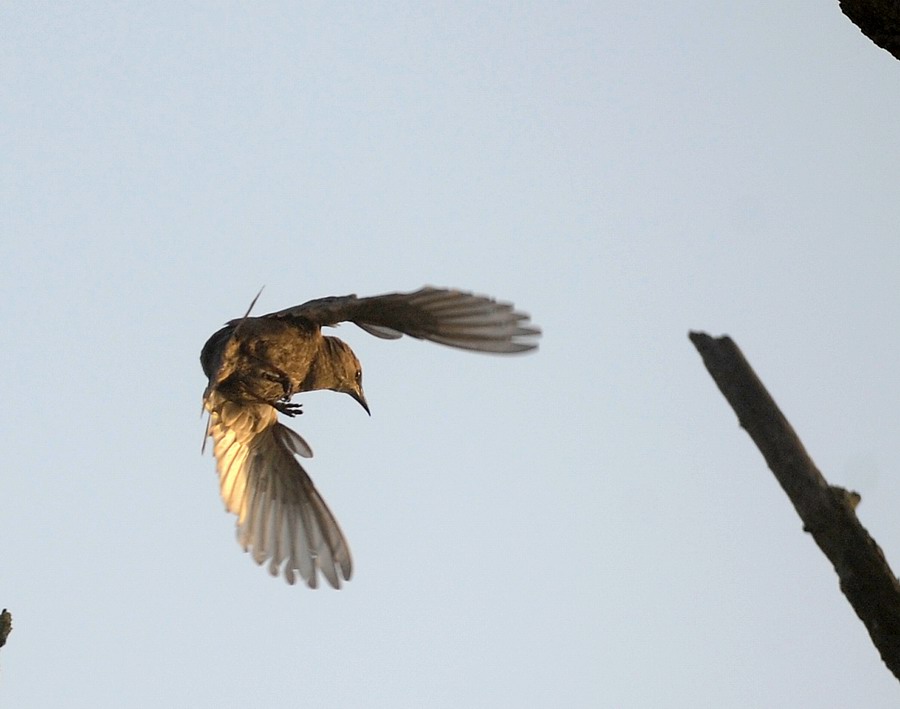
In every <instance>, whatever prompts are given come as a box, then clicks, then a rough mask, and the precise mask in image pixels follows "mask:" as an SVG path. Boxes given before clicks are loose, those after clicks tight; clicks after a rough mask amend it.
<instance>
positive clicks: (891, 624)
mask: <svg viewBox="0 0 900 709" xmlns="http://www.w3.org/2000/svg"><path fill="white" fill-rule="evenodd" d="M690 338H691V342H693V343H694V346H695V347H696V348H697V351H698V352H699V353H700V356H701V357H703V363H704V364H705V365H706V368H707V369H708V370H709V373H710V375H712V378H713V380H715V382H716V384H717V385H718V387H719V390H720V391H721V392H722V394H723V395H724V396H725V399H726V400H727V401H728V403H729V404H730V405H731V408H732V409H734V412H735V413H736V414H737V417H738V421H739V422H740V425H741V427H742V428H743V429H744V430H746V431H747V433H748V434H750V438H752V439H753V442H754V443H755V444H756V446H757V448H759V450H760V452H761V453H762V454H763V457H764V458H765V459H766V463H768V465H769V468H770V470H771V471H772V472H773V473H774V474H775V477H776V478H777V479H778V482H779V483H780V484H781V487H782V488H783V489H784V491H785V492H786V493H787V495H788V497H789V498H790V500H791V502H792V503H793V505H794V508H795V509H796V510H797V514H799V515H800V519H801V520H803V528H804V530H805V531H807V532H809V533H810V534H811V535H812V537H813V539H814V540H815V542H816V544H818V545H819V548H820V549H821V550H822V552H823V553H824V554H825V556H827V557H828V560H829V561H830V562H831V564H832V565H833V566H834V570H835V571H836V572H837V575H838V579H839V580H840V585H841V591H843V593H844V595H845V596H846V597H847V600H848V601H850V605H851V606H853V610H854V611H856V615H858V616H859V618H860V620H862V622H863V623H864V624H865V626H866V629H867V630H868V631H869V636H870V637H871V638H872V642H873V643H874V644H875V647H876V648H877V649H878V652H879V653H880V654H881V659H882V660H883V661H884V663H885V664H886V665H887V666H888V669H890V671H891V672H892V673H893V674H894V676H895V677H897V678H898V679H900V583H898V581H897V577H896V576H894V573H893V572H892V571H891V569H890V567H889V566H888V564H887V561H885V559H884V555H883V554H882V552H881V549H880V548H879V547H878V545H877V544H876V543H875V541H874V540H873V539H872V537H870V536H869V533H868V532H867V531H866V530H865V529H864V528H863V526H862V525H861V524H860V522H859V520H858V519H857V517H856V512H855V511H854V509H855V507H856V505H857V503H858V502H859V495H857V494H856V493H852V492H848V491H846V490H844V489H843V488H839V487H833V486H830V485H829V484H828V482H827V481H826V480H825V478H824V477H822V473H820V472H819V470H818V468H816V466H815V463H813V462H812V460H811V459H810V457H809V455H808V454H807V453H806V450H805V449H804V447H803V444H802V443H801V442H800V439H799V438H798V437H797V434H796V433H795V432H794V429H793V428H791V424H790V423H788V420H787V419H786V418H785V417H784V414H782V413H781V411H780V410H779V408H778V406H777V405H776V404H775V401H774V400H773V399H772V397H771V396H769V392H767V391H766V388H765V387H764V386H763V384H762V382H761V381H760V380H759V378H758V377H757V376H756V373H755V372H754V371H753V369H751V367H750V365H749V364H748V363H747V360H746V359H744V355H743V354H741V351H740V350H739V349H738V347H737V345H736V344H734V342H733V341H732V340H731V338H730V337H718V338H713V337H710V336H709V335H707V334H705V333H702V332H692V333H690Z"/></svg>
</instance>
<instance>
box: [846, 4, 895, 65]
mask: <svg viewBox="0 0 900 709" xmlns="http://www.w3.org/2000/svg"><path fill="white" fill-rule="evenodd" d="M839 2H840V5H841V11H842V12H843V13H844V14H845V15H846V16H847V17H848V18H849V20H850V21H851V22H852V23H853V24H854V25H856V26H857V27H859V29H860V30H861V31H862V33H863V34H864V35H865V36H866V37H868V38H869V39H871V40H872V41H873V42H875V44H877V45H878V46H879V47H881V48H882V49H884V50H885V51H888V52H890V53H891V54H893V55H894V58H895V59H900V3H897V0H839Z"/></svg>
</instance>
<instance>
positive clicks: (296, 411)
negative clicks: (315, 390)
mask: <svg viewBox="0 0 900 709" xmlns="http://www.w3.org/2000/svg"><path fill="white" fill-rule="evenodd" d="M272 406H274V407H275V410H276V411H280V412H281V413H283V414H284V415H285V416H290V417H291V418H293V417H294V416H299V415H300V414H302V413H303V409H302V407H303V404H292V403H291V402H290V401H276V402H275V403H274V404H272Z"/></svg>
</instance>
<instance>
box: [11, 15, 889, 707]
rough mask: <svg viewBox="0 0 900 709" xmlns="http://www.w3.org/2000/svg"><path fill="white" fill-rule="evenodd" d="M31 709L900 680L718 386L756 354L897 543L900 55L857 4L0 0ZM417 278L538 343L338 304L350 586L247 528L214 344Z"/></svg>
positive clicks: (596, 693) (14, 486)
mask: <svg viewBox="0 0 900 709" xmlns="http://www.w3.org/2000/svg"><path fill="white" fill-rule="evenodd" d="M0 26H2V27H3V37H4V39H3V42H2V43H0V67H2V87H0V89H2V124H0V150H2V153H3V155H4V159H3V160H2V161H0V206H2V208H0V230H2V243H3V258H2V259H0V273H2V281H0V282H2V298H0V318H2V323H3V331H4V337H3V340H2V341H3V347H4V353H5V357H4V361H5V368H4V374H3V376H2V377H0V387H2V389H0V395H2V398H3V401H4V404H5V411H6V416H5V417H4V421H5V423H4V424H3V426H2V436H3V449H4V451H5V465H4V470H3V472H2V473H0V481H2V488H0V500H2V514H0V549H2V555H0V559H2V564H0V606H5V607H8V608H10V609H11V610H12V612H13V614H14V619H15V629H14V631H13V634H12V635H11V636H10V639H9V643H8V644H7V646H6V647H5V648H3V649H2V650H0V703H2V704H3V706H9V707H38V708H44V707H58V706H66V707H76V708H80V707H85V708H87V707H91V708H95V707H121V706H159V707H172V706H190V707H217V708H221V707H247V706H267V707H287V706H321V707H359V706H366V707H392V708H393V707H421V706H429V707H460V706H476V707H477V706H483V707H551V706H573V707H636V708H644V707H698V706H699V707H703V706H709V707H713V706H715V707H724V708H747V709H749V708H752V707H763V706H764V707H800V708H804V707H810V708H812V707H815V708H817V709H818V708H822V707H847V706H860V707H862V706H865V707H873V708H875V709H879V708H882V707H885V708H887V707H895V706H897V704H898V701H900V692H898V687H897V683H896V681H895V680H894V679H893V678H892V677H891V676H890V674H889V673H888V672H887V670H886V669H885V668H884V667H883V666H882V664H881V662H880V660H879V658H878V655H877V653H876V651H875V650H874V648H873V647H872V646H871V644H870V642H869V639H868V637H867V635H866V633H865V630H864V628H863V626H862V624H861V623H860V622H859V621H858V620H857V619H856V617H855V616H854V614H853V612H852V610H851V609H850V606H849V605H848V604H847V603H846V601H845V599H844V598H843V596H842V595H841V594H840V592H839V590H838V586H837V579H836V577H835V575H834V573H833V571H832V570H831V568H830V567H829V566H828V564H827V562H826V560H825V559H824V557H823V556H822V555H821V554H820V553H819V551H818V550H817V548H816V547H815V545H814V544H813V542H812V540H811V539H810V538H809V537H807V536H805V535H804V534H803V533H802V532H801V529H800V522H799V519H798V518H797V516H796V514H795V513H794V512H793V510H792V508H791V507H790V505H789V503H788V501H787V499H786V497H785V496H784V494H783V493H782V492H781V490H780V489H779V488H778V486H777V484H776V482H775V480H774V478H773V477H772V476H771V474H770V473H769V472H768V471H767V470H766V469H765V467H764V463H763V461H762V458H761V456H760V455H759V453H758V452H757V451H756V449H755V448H754V447H753V445H752V443H751V442H750V441H749V439H748V438H747V436H746V435H745V434H744V433H743V432H742V431H741V430H740V429H739V428H738V426H737V423H736V420H735V418H734V416H733V414H732V413H731V411H730V409H728V407H727V405H726V403H725V401H724V400H723V399H722V397H721V396H720V395H719V393H718V391H717V390H716V388H715V386H714V384H713V383H712V381H711V380H710V379H709V377H708V375H707V374H706V372H705V370H704V369H703V366H702V364H701V361H700V358H699V356H698V355H697V354H696V352H695V351H694V350H693V347H692V346H691V344H690V343H689V341H688V339H687V332H688V330H689V329H704V330H707V331H709V332H711V333H712V334H721V333H723V332H727V333H728V334H730V335H732V336H733V337H734V338H735V339H736V340H737V342H738V343H739V345H740V346H741V347H742V348H743V350H744V352H745V353H746V355H747V357H748V358H749V359H750V361H751V363H752V364H753V365H754V367H755V368H756V369H757V371H758V373H759V374H760V376H761V377H762V378H763V381H764V382H765V383H766V385H767V386H768V387H769V389H770V391H771V392H772V394H773V395H774V396H775V398H776V400H777V401H778V402H779V404H780V405H781V406H782V408H783V410H784V411H785V413H786V415H787V416H788V418H789V419H790V420H791V421H792V422H793V423H794V425H795V426H796V428H797V430H798V432H799V434H800V436H801V437H802V439H803V440H804V442H805V444H806V446H807V448H808V450H809V451H810V453H811V454H812V456H813V457H814V459H815V460H816V461H817V463H818V464H819V466H820V467H821V468H822V470H823V472H824V473H825V474H826V476H827V477H828V478H829V480H830V481H831V482H833V483H836V484H841V485H844V486H847V487H850V488H853V489H857V490H859V492H860V493H861V494H862V497H863V501H862V504H861V506H860V508H859V514H860V517H861V518H862V521H863V523H864V524H865V525H866V526H867V527H868V528H869V530H870V531H871V532H872V534H873V535H874V536H875V537H876V539H877V540H878V541H879V542H880V544H881V545H882V548H883V549H884V551H885V553H886V555H887V557H888V559H889V560H892V561H893V563H894V566H895V568H897V567H900V522H898V519H900V517H898V514H897V511H898V509H900V437H898V435H897V432H898V428H900V381H898V377H897V374H896V372H897V367H896V363H897V362H898V360H900V334H898V329H897V325H896V323H897V313H898V310H900V294H898V289H897V277H898V273H900V239H898V222H900V208H898V204H900V180H898V165H900V128H898V122H897V116H898V115H900V63H898V62H897V61H896V60H894V59H893V58H892V57H890V56H889V55H888V54H887V53H885V52H883V51H882V50H880V49H878V48H876V47H875V46H874V45H873V44H871V43H870V42H869V41H868V40H866V39H865V38H864V37H863V36H862V35H861V34H860V33H859V32H858V30H857V29H856V28H855V27H854V26H853V25H851V24H850V22H849V21H848V20H846V19H845V18H844V17H843V15H841V13H840V11H839V8H838V3H837V2H836V0H834V1H833V2H820V1H816V2H812V1H801V2H796V3H787V4H785V3H781V2H774V1H771V0H770V1H768V2H764V3H757V4H751V5H742V6H735V5H733V4H727V3H720V2H687V3H677V4H676V3H670V2H650V3H640V4H638V3H635V4H628V3H610V2H591V3H552V4H551V3H529V4H525V3H509V4H502V5H501V4H496V3H493V4H490V6H486V5H485V4H484V3H467V2H454V3H445V4H428V5H427V6H424V7H423V6H422V4H420V3H411V4H404V3H380V4H379V7H378V8H377V9H373V8H372V7H371V5H370V4H337V3H314V4H313V3H294V2H291V3H230V2H229V3H188V4H182V3H155V2H143V3H121V2H116V3H113V2H109V3H99V2H94V3H79V4H77V5H76V4H64V3H50V2H44V3H41V2H12V3H6V4H4V5H3V7H2V8H0ZM423 284H433V285H441V286H453V287H460V288H464V289H471V290H475V291H477V292H482V293H489V294H492V295H496V296H498V297H501V298H503V299H508V300H512V301H514V302H515V303H516V304H517V305H518V306H519V307H521V308H522V309H524V310H526V311H528V312H530V313H531V314H532V316H533V318H534V320H535V321H536V322H537V323H539V324H540V325H541V326H542V327H543V328H544V337H543V340H542V344H541V350H540V351H539V352H538V353H537V354H536V355H533V356H526V357H520V358H513V359H503V358H498V357H488V356H476V355H473V354H470V353H463V352H456V351H451V350H449V349H446V348H441V347H439V346H437V345H433V344H429V343H421V342H416V341H408V340H403V341H400V342H385V341H380V340H377V339H375V338H371V337H369V336H367V335H366V334H365V333H363V332H362V331H358V330H356V329H355V328H353V327H351V326H347V327H344V328H342V329H341V330H340V334H341V335H342V336H343V337H345V338H346V339H347V340H348V342H350V343H351V345H352V346H353V347H354V349H355V350H356V352H357V354H358V355H359V356H360V359H361V360H362V362H363V366H364V368H365V373H366V393H367V396H368V399H369V403H370V405H371V407H372V414H373V415H372V418H371V419H370V418H368V417H367V416H365V414H364V413H363V412H362V411H361V409H360V408H359V407H358V406H357V405H356V404H355V403H354V402H353V401H352V400H350V399H349V398H348V397H342V396H337V395H334V394H331V393H328V392H325V393H316V394H312V395H309V396H306V397H303V398H302V399H301V401H302V402H303V403H304V408H305V414H304V415H303V417H302V418H301V419H298V420H296V421H295V425H296V428H297V429H298V430H299V431H300V432H301V433H302V435H303V436H304V437H305V438H306V439H307V440H308V441H309V442H310V443H311V445H312V447H313V449H314V450H315V453H316V457H315V458H314V459H313V460H312V461H311V462H310V464H309V466H308V470H309V472H310V474H311V475H312V477H313V479H314V480H315V482H316V484H317V486H318V488H319V489H320V491H321V492H322V494H323V496H324V497H325V499H326V500H327V501H328V503H329V505H330V506H331V508H332V510H333V511H334V512H335V514H336V516H337V518H338V519H339V520H340V522H341V524H342V526H343V529H344V531H345V533H346V534H347V536H348V538H349V540H350V545H351V548H352V550H353V554H354V560H355V574H354V578H353V580H352V581H351V582H350V583H349V584H348V585H347V586H346V587H345V589H344V590H342V591H340V592H334V591H331V590H329V589H321V590H318V591H315V592H313V591H309V590H307V589H305V588H303V587H293V588H292V587H288V586H287V585H286V584H284V583H283V582H282V581H281V580H278V579H273V578H271V577H269V576H268V574H267V573H266V572H265V570H263V569H260V568H257V567H256V566H255V565H254V564H253V563H252V561H251V559H250V558H249V556H247V555H245V554H243V553H242V552H241V551H240V549H239V547H238V546H237V544H236V543H235V540H234V519H233V518H232V517H231V516H229V515H227V514H226V513H225V512H224V509H223V505H222V503H221V501H220V500H219V497H218V490H217V480H216V476H215V473H214V462H213V460H212V458H211V457H210V456H209V455H208V454H207V455H206V456H204V457H201V455H200V444H201V441H202V436H203V430H204V424H203V421H202V420H201V418H200V415H199V414H200V397H201V393H202V391H203V387H204V385H205V381H204V378H203V376H202V372H201V370H200V365H199V361H198V356H199V351H200V347H201V346H202V344H203V342H204V341H205V339H206V337H207V336H208V335H209V334H211V333H212V332H213V331H214V330H216V329H217V328H218V327H219V326H220V325H221V324H222V323H223V322H224V321H225V320H227V319H229V318H232V317H236V316H239V315H241V314H242V313H243V312H244V309H245V308H246V306H247V304H248V303H249V301H250V300H251V299H252V297H253V295H254V294H255V293H256V292H257V290H258V289H259V288H260V286H262V285H265V291H264V293H263V295H262V297H261V299H260V302H259V306H258V309H259V312H267V311H271V310H276V309H280V308H283V307H286V306H289V305H293V304H295V303H299V302H302V301H304V300H307V299H309V298H314V297H319V296H324V295H331V294H345V293H350V292H357V293H359V294H361V295H373V294H377V293H382V292H387V291H393V290H412V289H415V288H417V287H419V286H421V285H423Z"/></svg>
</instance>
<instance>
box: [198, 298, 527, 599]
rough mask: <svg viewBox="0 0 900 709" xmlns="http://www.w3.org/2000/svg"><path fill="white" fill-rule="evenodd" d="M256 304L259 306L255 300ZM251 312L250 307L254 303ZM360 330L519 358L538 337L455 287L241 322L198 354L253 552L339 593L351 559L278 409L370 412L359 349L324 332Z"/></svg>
mask: <svg viewBox="0 0 900 709" xmlns="http://www.w3.org/2000/svg"><path fill="white" fill-rule="evenodd" d="M254 303H255V300H254ZM250 307H251V308H252V307H253V305H252V304H251V306H250ZM343 321H348V322H352V323H355V324H356V325H358V326H359V327H361V328H362V329H363V330H365V331H366V332H368V333H370V334H372V335H375V336H376V337H381V338H385V339H391V340H393V339H397V338H399V337H400V336H401V335H404V334H405V335H409V336H411V337H415V338H419V339H424V340H431V341H432V342H439V343H441V344H444V345H449V346H451V347H458V348H461V349H466V350H474V351H476V352H490V353H497V354H514V353H518V352H527V351H529V350H533V349H536V348H537V343H536V340H537V338H538V337H539V336H540V334H541V331H540V329H539V328H537V327H533V326H531V325H530V324H529V318H528V315H526V314H524V313H520V312H518V311H516V310H515V309H514V308H513V306H512V305H511V304H509V303H501V302H497V301H496V300H494V299H492V298H488V297H485V296H480V295H473V294H471V293H465V292H462V291H457V290H445V289H439V288H430V287H426V288H422V289H421V290H418V291H415V292H413V293H390V294H387V295H379V296H375V297H372V298H357V297H356V296H355V295H348V296H341V297H331V298H319V299H318V300H311V301H309V302H307V303H304V304H303V305H298V306H296V307H293V308H287V309H286V310H279V311H278V312H276V313H269V314H268V315H263V316H261V317H249V311H248V314H247V315H246V316H244V317H243V318H240V319H237V320H232V321H231V322H229V323H228V324H227V325H226V326H225V327H223V328H222V329H221V330H219V331H218V332H216V333H215V334H214V335H213V336H212V337H210V338H209V340H207V342H206V344H205V345H204V346H203V351H202V352H201V353H200V363H201V365H202V366H203V372H204V374H206V376H207V378H208V379H209V384H208V386H207V387H206V391H205V392H204V394H203V405H204V407H205V408H206V410H207V411H208V412H209V423H208V425H207V436H209V437H211V438H212V439H213V444H214V446H213V453H214V455H215V457H216V467H217V469H218V473H219V482H220V488H221V493H222V499H223V500H224V502H225V507H226V509H227V510H228V511H229V512H232V513H234V514H236V515H237V516H238V519H237V536H238V542H239V543H240V544H241V545H242V546H243V548H244V551H249V552H251V553H252V555H253V559H254V560H255V561H256V562H257V563H258V564H262V563H263V562H265V561H268V562H269V571H270V572H271V573H272V575H273V576H277V575H278V573H279V570H280V569H281V568H282V565H283V569H284V577H285V579H287V581H288V583H291V584H292V583H294V582H295V581H296V578H297V575H298V574H299V576H300V578H302V579H303V580H304V581H305V582H306V584H307V585H308V586H309V587H310V588H315V587H316V586H317V584H318V572H319V571H321V573H322V575H323V576H324V577H325V578H326V579H327V580H328V583H330V584H331V586H332V587H334V588H340V586H341V578H343V579H344V580H345V581H346V580H349V579H350V574H351V572H352V562H351V559H350V549H349V547H348V546H347V540H346V539H345V538H344V535H343V533H342V532H341V529H340V527H339V526H338V523H337V520H335V518H334V515H332V514H331V510H329V509H328V506H327V505H326V504H325V501H324V500H323V499H322V497H321V496H320V495H319V493H318V492H317V491H316V488H315V487H314V486H313V483H312V480H310V478H309V476H308V475H307V474H306V471H305V470H304V469H303V468H302V467H301V466H300V463H299V462H298V461H297V457H296V456H301V457H304V458H311V457H312V450H311V449H310V447H309V446H308V445H307V443H306V441H304V440H303V438H301V437H300V436H299V435H298V434H297V433H295V432H294V431H292V430H291V429H289V428H288V427H286V426H284V425H283V424H281V423H279V422H278V412H281V413H283V414H286V415H287V416H296V415H297V414H300V413H302V412H301V410H300V405H299V404H294V403H291V401H290V399H291V397H292V396H293V395H294V394H298V393H300V392H304V391H314V390H316V389H331V390H333V391H339V392H344V393H345V394H349V395H350V396H352V397H353V398H354V399H356V401H358V402H359V403H360V405H361V406H362V407H363V408H364V409H365V410H366V412H368V411H369V406H368V404H367V403H366V398H365V395H364V394H363V388H362V368H361V367H360V364H359V360H358V359H357V358H356V355H355V354H353V351H352V350H351V349H350V348H349V347H348V346H347V345H346V344H345V343H344V342H342V341H341V340H339V339H338V338H336V337H329V336H326V335H323V334H322V327H325V326H335V325H337V324H338V323H340V322H343Z"/></svg>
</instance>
